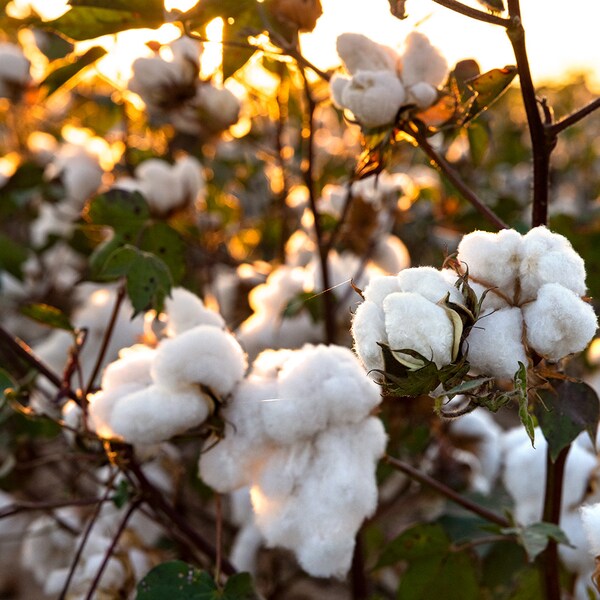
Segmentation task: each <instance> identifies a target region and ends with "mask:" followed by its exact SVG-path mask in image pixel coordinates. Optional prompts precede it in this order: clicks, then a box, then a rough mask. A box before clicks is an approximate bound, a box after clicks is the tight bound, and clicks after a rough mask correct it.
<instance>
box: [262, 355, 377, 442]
mask: <svg viewBox="0 0 600 600" xmlns="http://www.w3.org/2000/svg"><path fill="white" fill-rule="evenodd" d="M278 383H279V389H278V398H279V399H278V400H277V401H274V402H263V403H262V404H261V405H260V409H261V413H262V418H263V423H264V427H265V432H266V433H267V434H268V435H269V437H270V438H271V439H272V440H274V441H277V442H280V443H293V442H295V441H298V440H301V439H303V438H307V437H311V436H314V435H315V434H316V433H318V432H319V431H322V430H324V429H327V428H329V427H331V426H333V425H337V424H341V423H353V422H354V423H356V422H358V421H360V420H362V419H364V418H365V417H366V416H367V415H368V414H369V413H370V411H371V410H372V409H373V408H374V407H375V406H377V405H378V404H379V402H380V401H381V398H380V393H379V388H378V386H377V385H376V384H375V383H374V382H373V381H371V380H370V379H369V378H368V377H367V375H366V373H365V372H364V370H363V368H362V366H361V365H360V363H359V361H358V359H357V358H356V357H355V356H354V354H352V352H351V351H350V350H349V349H348V348H342V347H341V346H321V345H320V346H304V347H303V348H302V349H301V350H299V351H297V352H295V353H293V354H291V355H289V359H288V361H287V362H286V363H285V364H284V365H283V367H282V369H281V371H280V373H279V377H278Z"/></svg>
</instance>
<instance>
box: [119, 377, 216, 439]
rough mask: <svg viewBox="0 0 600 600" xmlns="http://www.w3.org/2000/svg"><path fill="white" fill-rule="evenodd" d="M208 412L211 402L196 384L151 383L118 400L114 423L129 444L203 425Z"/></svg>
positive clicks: (166, 437)
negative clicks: (164, 384)
mask: <svg viewBox="0 0 600 600" xmlns="http://www.w3.org/2000/svg"><path fill="white" fill-rule="evenodd" d="M208 414H209V404H208V402H207V400H206V399H205V397H204V395H203V394H202V393H201V392H199V391H197V389H196V388H193V387H191V386H190V387H182V386H180V387H178V388H177V389H175V390H174V389H172V388H166V387H162V386H160V385H151V386H148V387H147V388H144V389H143V390H139V391H137V392H133V393H131V394H128V395H126V396H122V397H121V398H120V399H119V400H118V401H117V402H116V403H115V405H114V408H113V410H112V413H111V426H112V429H113V431H114V432H115V433H116V434H117V435H118V436H120V437H122V438H123V439H124V440H125V441H126V442H128V443H130V444H142V445H147V444H156V443H158V442H162V441H165V440H168V439H170V438H172V437H173V436H174V435H178V434H180V433H184V432H185V431H187V430H188V429H190V428H192V427H196V426H197V425H200V424H201V423H203V422H204V421H205V420H206V418H207V417H208Z"/></svg>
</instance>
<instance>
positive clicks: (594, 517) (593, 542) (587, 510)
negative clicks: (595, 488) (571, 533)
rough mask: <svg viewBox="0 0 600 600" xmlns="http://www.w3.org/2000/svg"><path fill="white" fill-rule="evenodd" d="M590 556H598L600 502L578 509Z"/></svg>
mask: <svg viewBox="0 0 600 600" xmlns="http://www.w3.org/2000/svg"><path fill="white" fill-rule="evenodd" d="M579 514H580V515H581V521H582V523H583V528H584V530H585V534H586V536H587V539H588V541H589V546H590V551H591V554H592V556H600V503H597V504H591V505H584V506H582V507H581V508H580V509H579Z"/></svg>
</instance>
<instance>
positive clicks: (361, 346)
mask: <svg viewBox="0 0 600 600" xmlns="http://www.w3.org/2000/svg"><path fill="white" fill-rule="evenodd" d="M394 279H395V278H394ZM352 338H353V339H354V350H355V351H356V353H357V354H358V357H359V358H360V360H361V361H362V363H363V365H364V366H365V368H366V369H367V370H368V371H372V370H373V369H379V370H381V369H383V367H384V364H383V354H382V352H381V347H380V346H379V345H378V342H379V343H386V342H387V333H386V330H385V320H384V314H383V309H382V308H380V307H379V306H377V304H375V303H374V302H371V301H369V300H366V301H365V302H363V303H362V304H361V305H360V306H359V307H358V308H357V309H356V312H355V313H354V318H353V319H352Z"/></svg>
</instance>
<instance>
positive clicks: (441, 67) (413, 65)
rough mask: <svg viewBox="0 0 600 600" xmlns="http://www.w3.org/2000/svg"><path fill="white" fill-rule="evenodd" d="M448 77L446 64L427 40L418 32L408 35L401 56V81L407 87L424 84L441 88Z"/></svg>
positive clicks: (439, 53)
mask: <svg viewBox="0 0 600 600" xmlns="http://www.w3.org/2000/svg"><path fill="white" fill-rule="evenodd" d="M447 76H448V63H447V62H446V59H445V58H444V57H443V56H442V54H441V52H440V51H439V50H438V49H437V48H435V47H434V46H433V45H432V44H431V42H430V41H429V38H428V37H427V36H425V35H423V34H422V33H420V32H418V31H413V32H412V33H410V34H409V35H408V36H407V38H406V42H405V49H404V53H403V54H402V81H404V84H405V85H406V86H407V87H410V86H414V85H415V84H418V83H420V82H426V83H428V84H430V85H432V86H433V87H439V86H441V85H442V84H443V83H444V81H445V80H446V77H447Z"/></svg>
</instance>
